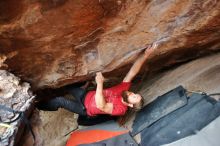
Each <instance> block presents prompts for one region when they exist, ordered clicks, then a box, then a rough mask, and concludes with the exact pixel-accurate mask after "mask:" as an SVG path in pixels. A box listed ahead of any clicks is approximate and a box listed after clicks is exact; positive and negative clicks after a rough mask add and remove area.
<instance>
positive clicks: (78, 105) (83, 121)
mask: <svg viewBox="0 0 220 146" xmlns="http://www.w3.org/2000/svg"><path fill="white" fill-rule="evenodd" d="M67 90H68V92H69V93H70V94H72V95H73V96H74V97H75V98H74V100H69V99H66V98H64V97H55V98H54V99H52V100H49V101H47V102H44V103H41V104H39V105H37V108H38V109H40V110H46V111H56V110H58V108H64V109H66V110H69V111H71V112H74V113H76V114H79V118H78V120H77V122H78V124H79V125H84V126H90V125H94V124H98V123H102V122H106V121H109V120H116V117H113V116H110V115H99V116H92V117H91V116H88V115H87V113H86V109H85V106H84V100H85V94H86V91H85V90H84V89H82V88H79V87H72V86H69V87H67Z"/></svg>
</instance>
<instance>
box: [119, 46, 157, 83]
mask: <svg viewBox="0 0 220 146" xmlns="http://www.w3.org/2000/svg"><path fill="white" fill-rule="evenodd" d="M157 46H158V45H157V43H153V44H152V45H150V46H149V47H148V48H147V49H146V50H145V52H144V54H142V55H141V56H140V57H139V58H138V59H137V60H136V61H135V62H134V64H133V66H132V67H131V69H130V70H129V72H128V73H127V75H126V76H125V78H124V79H123V82H131V81H132V79H133V78H134V77H135V76H136V75H137V74H138V72H139V71H140V69H141V67H142V65H143V64H144V62H145V61H146V60H147V58H148V57H149V55H150V54H151V53H152V52H153V51H154V49H155V48H157Z"/></svg>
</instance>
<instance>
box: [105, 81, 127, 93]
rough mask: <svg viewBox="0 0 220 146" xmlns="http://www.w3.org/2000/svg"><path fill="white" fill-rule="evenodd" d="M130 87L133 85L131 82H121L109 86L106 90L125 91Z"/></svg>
mask: <svg viewBox="0 0 220 146" xmlns="http://www.w3.org/2000/svg"><path fill="white" fill-rule="evenodd" d="M130 87H131V82H121V83H120V84H118V85H115V86H113V87H111V88H107V89H106V90H111V91H115V92H121V91H124V90H129V89H130Z"/></svg>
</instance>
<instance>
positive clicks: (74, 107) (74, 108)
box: [37, 87, 86, 115]
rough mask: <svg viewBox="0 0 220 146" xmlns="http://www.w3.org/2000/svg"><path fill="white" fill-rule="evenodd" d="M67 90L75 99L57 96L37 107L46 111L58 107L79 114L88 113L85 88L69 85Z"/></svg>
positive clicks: (54, 109)
mask: <svg viewBox="0 0 220 146" xmlns="http://www.w3.org/2000/svg"><path fill="white" fill-rule="evenodd" d="M67 90H68V92H69V93H70V94H72V95H73V96H74V97H75V99H74V100H69V99H65V98H64V97H55V98H54V99H51V100H49V101H47V102H45V103H41V104H39V105H37V108H38V109H40V110H46V111H56V110H58V108H64V109H66V110H69V111H71V112H74V113H76V114H79V115H86V110H85V107H84V104H83V103H84V99H85V93H86V92H85V90H84V89H82V88H79V87H77V88H76V87H69V88H67Z"/></svg>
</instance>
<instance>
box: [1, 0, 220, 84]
mask: <svg viewBox="0 0 220 146" xmlns="http://www.w3.org/2000/svg"><path fill="white" fill-rule="evenodd" d="M219 8H220V1H215V0H206V1H201V0H184V1H182V0H154V1H151V0H146V1H144V0H127V1H123V0H92V1H91V0H83V1H82V0H19V1H18V0H7V1H1V2H0V53H1V55H3V56H6V57H7V60H6V62H5V63H6V64H7V65H8V70H9V71H11V72H13V73H14V74H15V75H17V76H19V77H21V78H22V79H24V80H26V81H29V82H30V83H32V85H33V86H34V87H35V88H44V87H59V86H63V85H65V84H69V83H73V82H77V81H81V80H85V79H87V78H90V77H91V76H92V75H93V73H94V72H96V71H103V72H110V71H113V73H114V71H115V69H117V68H120V67H122V66H123V65H125V64H129V63H130V62H132V61H133V60H134V59H135V58H136V57H137V55H138V54H139V53H140V51H141V50H142V49H143V47H144V46H146V45H147V44H150V43H152V42H154V41H159V42H161V44H160V47H159V49H158V50H156V52H155V54H154V55H153V56H152V58H151V65H152V66H153V68H152V69H153V70H154V69H159V68H162V67H164V66H167V65H172V64H174V63H176V62H182V61H186V60H189V59H192V58H195V57H198V56H200V55H203V54H206V53H208V52H212V51H216V50H219V48H220V19H219V18H220V9H219ZM112 75H114V74H112Z"/></svg>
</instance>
